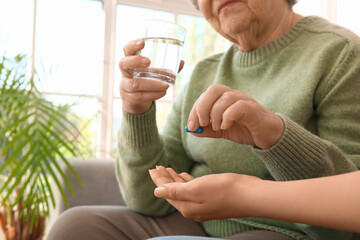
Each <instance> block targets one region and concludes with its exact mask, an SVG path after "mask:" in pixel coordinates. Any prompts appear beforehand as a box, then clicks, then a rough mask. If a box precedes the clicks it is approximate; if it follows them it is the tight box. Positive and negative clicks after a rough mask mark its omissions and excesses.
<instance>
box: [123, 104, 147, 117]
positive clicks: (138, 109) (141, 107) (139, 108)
mask: <svg viewBox="0 0 360 240" xmlns="http://www.w3.org/2000/svg"><path fill="white" fill-rule="evenodd" d="M152 104H153V102H146V103H141V104H136V105H132V104H126V103H123V105H122V107H123V110H124V111H125V112H127V113H130V114H143V113H146V112H148V111H149V110H150V109H151V106H152Z"/></svg>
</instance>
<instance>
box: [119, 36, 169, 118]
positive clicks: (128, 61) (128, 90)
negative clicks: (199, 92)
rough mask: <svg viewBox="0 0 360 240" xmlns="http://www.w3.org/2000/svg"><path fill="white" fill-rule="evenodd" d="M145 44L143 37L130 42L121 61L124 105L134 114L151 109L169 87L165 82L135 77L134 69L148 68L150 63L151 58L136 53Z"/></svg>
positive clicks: (121, 89) (125, 109) (124, 107)
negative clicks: (153, 103)
mask: <svg viewBox="0 0 360 240" xmlns="http://www.w3.org/2000/svg"><path fill="white" fill-rule="evenodd" d="M144 46H145V42H144V40H142V39H138V40H134V41H131V42H129V43H128V44H127V45H126V46H125V47H124V54H125V57H124V58H122V59H121V60H120V63H119V67H120V70H121V73H122V78H121V83H120V96H121V99H122V106H123V109H124V111H125V112H128V113H132V114H140V113H145V112H147V111H149V110H150V108H151V105H152V102H153V101H155V100H157V99H159V98H161V97H163V96H164V95H165V94H166V90H167V89H168V88H169V85H168V84H167V83H165V82H161V81H153V80H144V79H136V78H133V69H135V68H146V67H148V66H149V65H150V59H148V58H146V57H143V56H140V55H136V52H138V51H140V50H141V49H143V48H144Z"/></svg>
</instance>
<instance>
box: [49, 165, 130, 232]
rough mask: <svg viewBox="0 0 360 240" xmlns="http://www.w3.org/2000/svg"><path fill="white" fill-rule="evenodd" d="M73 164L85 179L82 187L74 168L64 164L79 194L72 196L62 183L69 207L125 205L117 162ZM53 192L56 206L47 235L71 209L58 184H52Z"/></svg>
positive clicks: (51, 212)
mask: <svg viewBox="0 0 360 240" xmlns="http://www.w3.org/2000/svg"><path fill="white" fill-rule="evenodd" d="M69 162H70V164H71V165H72V166H73V168H74V169H75V171H76V172H77V174H78V175H79V177H80V178H81V180H82V185H81V184H80V183H79V182H78V181H77V180H76V178H75V177H74V175H73V174H72V172H71V171H70V169H69V168H68V167H66V166H65V165H62V169H63V171H64V173H65V175H66V176H67V177H68V179H69V181H70V183H71V186H72V187H73V189H74V192H75V194H74V195H72V194H71V192H70V190H69V189H68V188H67V186H66V184H65V182H63V181H62V182H61V183H60V184H61V185H62V187H63V189H65V195H66V197H67V200H68V202H69V208H72V207H76V206H82V205H125V202H124V200H123V198H122V197H121V193H120V188H119V185H118V183H117V180H116V174H115V160H114V159H77V158H72V159H69ZM52 189H53V192H54V198H55V203H56V207H55V208H53V207H52V208H51V209H50V217H49V219H48V222H47V227H46V233H47V232H48V231H49V229H50V228H51V226H52V225H53V224H54V222H55V220H56V218H57V217H58V216H59V215H60V214H61V213H62V212H64V211H65V210H66V209H67V207H66V205H65V202H64V201H63V199H62V197H61V194H60V192H59V191H58V188H57V187H56V184H55V183H52ZM46 233H45V234H46Z"/></svg>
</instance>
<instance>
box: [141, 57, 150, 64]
mask: <svg viewBox="0 0 360 240" xmlns="http://www.w3.org/2000/svg"><path fill="white" fill-rule="evenodd" d="M141 63H143V64H144V65H148V64H149V63H150V59H148V58H143V59H141Z"/></svg>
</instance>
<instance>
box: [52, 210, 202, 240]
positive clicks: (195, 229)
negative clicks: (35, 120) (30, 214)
mask: <svg viewBox="0 0 360 240" xmlns="http://www.w3.org/2000/svg"><path fill="white" fill-rule="evenodd" d="M169 235H194V236H206V233H205V232H204V231H203V229H202V227H201V225H200V224H199V223H197V222H195V221H193V220H190V219H186V218H184V217H183V216H182V215H181V214H180V213H178V212H176V213H174V214H172V215H169V216H166V217H158V218H155V217H148V216H145V215H142V214H139V213H136V212H134V211H132V210H130V209H129V208H127V207H124V206H82V207H75V208H71V209H69V210H67V211H65V212H64V213H63V214H61V215H60V217H59V218H58V219H57V220H56V222H55V223H54V225H53V227H52V228H51V230H50V232H49V234H48V237H47V239H48V240H63V239H66V240H73V239H74V240H75V239H76V240H82V239H86V240H97V239H101V240H102V239H107V240H118V239H148V238H152V237H158V236H169Z"/></svg>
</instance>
